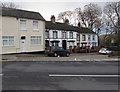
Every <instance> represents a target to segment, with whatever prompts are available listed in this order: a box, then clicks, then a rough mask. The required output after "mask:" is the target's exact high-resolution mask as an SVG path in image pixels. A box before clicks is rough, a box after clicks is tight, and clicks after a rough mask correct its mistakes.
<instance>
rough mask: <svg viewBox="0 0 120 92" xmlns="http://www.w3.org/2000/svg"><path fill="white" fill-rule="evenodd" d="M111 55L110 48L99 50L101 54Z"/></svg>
mask: <svg viewBox="0 0 120 92" xmlns="http://www.w3.org/2000/svg"><path fill="white" fill-rule="evenodd" d="M110 53H112V51H111V50H109V49H108V48H101V49H100V50H99V54H110Z"/></svg>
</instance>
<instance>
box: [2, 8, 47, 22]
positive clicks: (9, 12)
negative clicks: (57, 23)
mask: <svg viewBox="0 0 120 92" xmlns="http://www.w3.org/2000/svg"><path fill="white" fill-rule="evenodd" d="M0 15H2V16H9V17H16V18H26V19H35V20H42V21H45V19H44V18H43V17H42V15H41V14H40V13H38V12H33V11H26V10H20V9H12V8H3V7H0Z"/></svg>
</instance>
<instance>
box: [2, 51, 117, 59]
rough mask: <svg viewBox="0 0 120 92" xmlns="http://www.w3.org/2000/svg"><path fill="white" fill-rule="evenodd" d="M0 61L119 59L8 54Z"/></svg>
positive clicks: (94, 54)
mask: <svg viewBox="0 0 120 92" xmlns="http://www.w3.org/2000/svg"><path fill="white" fill-rule="evenodd" d="M0 61H119V58H118V57H109V56H108V55H100V54H98V53H72V54H71V55H70V56H69V57H48V56H47V55H45V54H8V55H2V56H1V58H0Z"/></svg>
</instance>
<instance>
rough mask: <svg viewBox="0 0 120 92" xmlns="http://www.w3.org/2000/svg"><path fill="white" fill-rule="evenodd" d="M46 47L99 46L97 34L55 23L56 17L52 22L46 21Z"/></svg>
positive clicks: (86, 29) (81, 28) (66, 24)
mask: <svg viewBox="0 0 120 92" xmlns="http://www.w3.org/2000/svg"><path fill="white" fill-rule="evenodd" d="M45 28H46V32H45V34H46V36H45V46H46V47H48V46H60V47H63V48H64V49H69V47H70V46H72V48H74V47H75V46H76V47H85V46H89V47H90V48H95V47H96V46H98V37H97V34H96V33H95V32H93V31H92V30H90V29H88V28H83V27H76V26H71V25H69V24H68V23H59V22H55V17H53V19H51V21H46V26H45Z"/></svg>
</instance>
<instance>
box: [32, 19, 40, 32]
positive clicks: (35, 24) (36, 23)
mask: <svg viewBox="0 0 120 92" xmlns="http://www.w3.org/2000/svg"><path fill="white" fill-rule="evenodd" d="M33 30H37V31H38V30H39V28H38V21H33Z"/></svg>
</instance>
